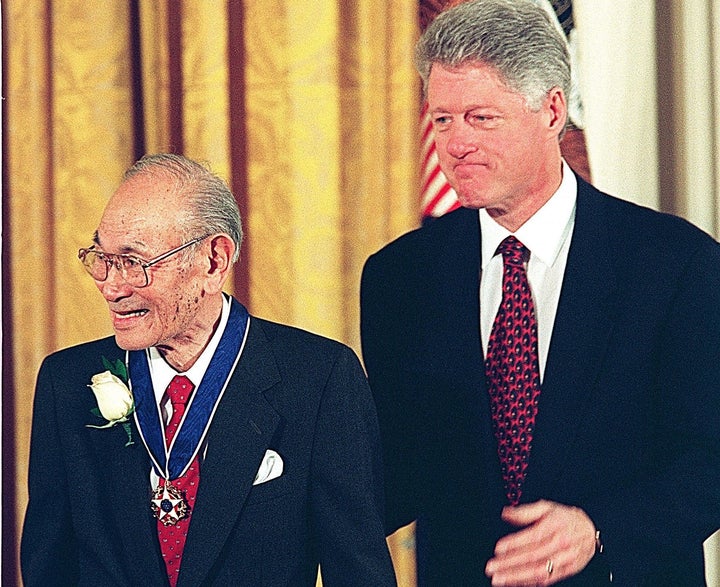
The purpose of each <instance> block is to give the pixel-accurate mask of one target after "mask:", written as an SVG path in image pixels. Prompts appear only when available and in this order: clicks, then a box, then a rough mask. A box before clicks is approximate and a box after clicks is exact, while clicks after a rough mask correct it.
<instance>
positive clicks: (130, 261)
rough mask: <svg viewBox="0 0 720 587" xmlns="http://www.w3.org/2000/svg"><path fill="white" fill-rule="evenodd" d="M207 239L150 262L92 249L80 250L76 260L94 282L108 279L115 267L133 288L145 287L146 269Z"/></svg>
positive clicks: (147, 281) (201, 238) (196, 241)
mask: <svg viewBox="0 0 720 587" xmlns="http://www.w3.org/2000/svg"><path fill="white" fill-rule="evenodd" d="M205 238H207V235H206V236H199V237H198V238H194V239H193V240H191V241H188V242H186V243H185V244H183V245H180V246H179V247H175V248H174V249H172V250H170V251H168V252H167V253H163V254H162V255H160V256H159V257H155V258H154V259H151V260H150V261H145V260H144V259H141V258H140V257H136V256H135V255H125V254H120V255H114V254H112V253H105V252H103V251H98V250H97V249H95V248H94V246H93V247H90V248H88V249H80V250H79V251H78V259H80V262H81V263H82V264H83V266H84V267H85V270H86V271H87V272H88V273H89V274H90V276H91V277H92V278H93V279H94V280H95V281H105V280H106V279H107V278H108V273H109V272H110V266H113V267H115V269H116V270H117V271H119V272H120V275H121V276H122V278H123V279H124V280H125V281H126V282H127V283H128V284H130V285H131V286H133V287H145V286H146V285H148V283H150V278H149V277H148V273H147V268H148V267H152V266H153V265H155V264H157V263H160V261H164V260H165V259H167V258H168V257H170V256H172V255H174V254H175V253H179V252H180V251H182V250H183V249H186V248H188V247H189V246H191V245H194V244H195V243H199V242H200V241H201V240H203V239H205Z"/></svg>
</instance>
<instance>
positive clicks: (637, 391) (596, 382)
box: [361, 180, 720, 586]
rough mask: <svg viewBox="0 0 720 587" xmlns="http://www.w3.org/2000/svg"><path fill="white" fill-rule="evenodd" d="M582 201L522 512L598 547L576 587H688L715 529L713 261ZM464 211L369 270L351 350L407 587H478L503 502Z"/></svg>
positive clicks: (591, 195)
mask: <svg viewBox="0 0 720 587" xmlns="http://www.w3.org/2000/svg"><path fill="white" fill-rule="evenodd" d="M578 183H579V193H578V200H577V213H576V224H575V229H574V234H573V236H572V241H571V246H570V251H569V256H568V261H567V267H566V270H565V277H564V281H563V286H562V292H561V296H560V301H559V305H558V311H557V317H556V320H555V325H554V330H553V333H552V339H551V344H550V350H549V356H548V359H547V365H546V370H545V377H544V380H543V385H542V394H541V396H540V405H539V413H538V417H537V421H536V429H535V433H534V436H535V438H534V443H533V448H532V453H531V455H530V464H529V470H528V475H527V478H526V482H525V485H524V489H523V501H525V502H530V501H535V500H537V499H549V500H554V501H557V502H560V503H564V504H569V505H576V506H579V507H581V508H582V509H584V510H585V511H586V512H587V513H588V515H589V516H590V517H591V518H592V520H593V521H594V522H595V524H596V526H597V528H599V529H600V530H601V532H602V536H603V537H604V542H605V545H606V546H605V548H606V552H605V553H604V554H603V555H599V556H596V557H595V558H594V559H593V560H592V561H591V564H590V565H589V566H588V568H587V569H586V571H585V572H584V573H583V574H582V575H581V576H580V577H579V578H578V581H577V582H576V584H579V585H593V584H602V583H603V582H605V583H606V582H607V581H608V576H609V572H610V571H612V573H613V576H614V580H615V584H619V585H633V586H635V585H641V584H648V585H666V584H667V585H683V586H688V585H701V584H703V582H704V581H703V556H702V554H703V553H702V542H703V540H704V539H705V538H706V537H707V536H709V535H710V534H711V533H712V532H713V531H714V530H715V529H717V528H718V527H720V246H719V245H718V244H717V243H716V242H715V241H713V240H712V239H711V238H710V237H709V236H707V235H705V234H704V233H702V232H700V231H699V230H698V229H696V228H694V227H692V226H691V225H690V224H688V223H687V222H685V221H683V220H680V219H678V218H675V217H671V216H668V215H663V214H659V213H656V212H653V211H651V210H648V209H645V208H641V207H639V206H635V205H633V204H630V203H628V202H623V201H621V200H618V199H615V198H612V197H610V196H607V195H605V194H601V193H600V192H599V191H597V190H596V189H594V188H593V187H591V186H590V185H588V184H586V183H585V182H583V181H582V180H578ZM479 237H480V235H479V220H478V213H477V210H467V209H460V210H457V211H456V212H453V213H451V214H448V215H447V216H445V217H443V218H440V219H438V220H435V221H433V222H432V223H431V224H430V225H429V226H427V227H425V228H422V229H419V230H416V231H413V232H411V233H409V234H407V235H405V236H403V237H401V238H400V239H398V240H397V241H395V242H394V243H391V244H390V245H388V246H387V247H386V248H384V249H383V250H381V251H380V252H379V253H377V254H376V255H374V256H373V257H371V258H370V259H369V260H368V262H367V264H366V267H365V270H364V273H363V281H362V292H361V299H362V313H361V321H362V344H363V355H364V360H365V367H366V370H367V372H368V377H369V380H370V386H371V388H372V389H373V394H374V395H375V401H376V405H377V407H378V414H379V418H380V430H381V438H382V441H383V445H384V459H385V484H386V511H387V528H386V529H387V532H388V533H390V532H392V531H394V530H395V529H396V528H398V527H400V526H402V525H404V524H407V523H408V522H410V521H411V520H414V519H417V520H418V557H419V565H420V570H419V573H420V582H421V585H442V586H446V585H482V584H486V579H485V577H484V567H485V563H486V561H487V560H488V559H489V558H490V557H491V555H492V551H493V548H494V545H495V543H496V541H497V539H498V538H499V537H500V536H502V535H503V534H506V533H507V532H509V531H510V528H509V527H506V526H504V525H503V523H502V522H501V521H500V511H501V509H502V507H503V504H504V497H503V490H502V483H501V474H500V468H499V464H498V458H497V453H496V446H497V445H496V442H495V439H494V436H493V431H492V423H491V417H490V408H489V398H488V393H487V388H486V382H485V373H484V367H483V356H482V347H481V342H480V335H479V303H478V299H479V298H478V287H479V274H480V267H481V264H480V240H479Z"/></svg>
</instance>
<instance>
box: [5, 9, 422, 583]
mask: <svg viewBox="0 0 720 587" xmlns="http://www.w3.org/2000/svg"><path fill="white" fill-rule="evenodd" d="M2 11H3V19H2V20H3V33H4V39H5V43H4V48H3V50H4V53H3V61H4V67H3V95H4V96H5V98H6V100H5V109H4V112H3V116H4V118H3V123H4V130H5V133H4V135H3V148H4V154H5V157H4V161H3V209H4V214H3V229H4V238H3V277H4V279H3V303H4V313H3V329H4V337H3V344H4V367H3V398H4V400H5V402H4V408H3V409H4V417H5V421H4V430H5V434H4V440H5V441H6V442H5V443H4V455H5V459H4V461H3V462H4V465H3V471H4V473H5V474H4V486H3V504H4V508H3V510H4V512H5V517H4V520H3V524H4V525H5V529H4V536H5V537H9V538H10V544H8V543H6V544H5V546H4V548H3V551H4V553H3V563H4V564H3V581H4V583H5V582H7V583H6V584H8V585H12V584H16V583H18V578H17V577H18V565H17V550H18V549H17V544H18V541H19V535H20V526H21V523H22V518H23V515H24V510H25V505H26V500H27V489H26V484H27V459H28V444H29V436H30V418H31V404H32V398H33V393H34V383H35V376H36V374H37V370H38V368H39V365H40V362H41V361H42V358H43V357H44V356H45V355H47V354H48V353H50V352H52V351H54V350H56V349H59V348H62V347H65V346H68V345H71V344H76V343H79V342H82V341H85V340H90V339H93V338H97V337H100V336H105V335H108V334H110V333H111V328H110V323H109V320H108V318H107V311H106V309H105V307H104V303H103V301H102V299H101V297H100V295H99V294H98V293H97V291H96V290H95V287H94V285H93V284H92V281H91V280H90V279H89V278H87V276H86V275H84V271H83V270H82V268H81V266H80V264H79V263H78V262H77V260H76V259H75V252H76V251H77V249H78V248H79V247H81V246H85V245H87V244H88V243H89V241H90V238H91V237H92V234H93V231H94V230H95V227H96V226H97V223H98V221H99V219H100V215H101V213H102V209H103V207H104V205H105V202H106V201H107V199H108V197H109V196H110V195H111V194H112V192H113V190H114V189H115V188H116V187H117V185H118V183H119V181H120V178H121V175H122V172H123V171H124V170H125V169H126V168H127V167H128V166H129V165H131V164H132V162H133V161H134V160H135V159H136V158H137V157H139V156H140V155H142V154H143V153H144V152H157V151H167V150H171V151H182V152H184V153H185V154H187V155H188V156H190V157H193V158H196V159H200V160H205V161H207V162H209V163H210V164H211V166H212V167H213V169H214V170H215V171H217V172H218V173H220V175H222V176H224V177H226V178H227V179H228V180H229V181H230V182H231V184H232V185H233V187H234V189H235V193H236V195H237V197H238V200H239V203H240V206H241V210H242V211H243V212H244V221H245V228H246V233H247V239H248V240H247V246H246V247H245V248H244V251H243V255H242V263H241V264H240V266H239V267H238V269H237V270H236V275H235V278H234V283H233V284H231V286H230V287H229V289H230V290H231V291H235V292H236V293H238V294H239V295H240V297H241V299H242V300H243V301H244V302H245V303H247V304H248V305H249V307H250V310H251V311H252V312H253V313H255V314H257V315H261V316H263V317H267V318H270V319H274V320H279V321H283V322H287V323H291V324H295V325H299V326H302V327H304V328H307V329H309V330H312V331H315V332H318V333H321V334H324V335H327V336H331V337H333V338H337V339H340V340H342V341H344V342H346V343H348V344H350V345H351V346H353V347H354V348H355V349H356V350H357V351H359V343H358V288H359V278H360V271H361V267H362V264H363V262H364V260H365V259H366V258H367V256H368V255H369V254H370V253H371V252H373V251H374V250H376V249H378V248H379V247H380V246H382V245H383V244H384V243H386V242H387V241H389V240H390V239H392V238H394V237H395V236H398V235H399V234H401V233H402V232H404V231H406V230H407V229H409V228H412V227H414V226H416V225H417V223H418V213H417V186H418V180H417V177H416V173H417V172H416V158H417V156H416V133H417V131H416V126H417V110H418V91H419V89H418V82H417V79H416V75H415V73H414V71H413V69H412V64H411V61H410V55H411V52H412V44H413V42H414V39H415V37H416V34H417V33H416V31H417V0H390V1H388V2H384V3H376V2H373V1H372V0H350V1H339V0H319V1H318V2H314V3H310V4H308V3H305V2H302V3H301V2H299V1H298V0H277V1H275V2H273V3H269V2H261V1H260V0H182V1H176V0H126V1H125V2H118V1H115V0H103V1H100V2H91V3H87V2H79V1H77V0H7V1H6V2H4V3H3V4H2ZM8 456H9V457H10V458H9V459H8ZM395 550H397V551H398V552H400V558H401V559H402V561H401V563H400V565H404V566H407V567H408V568H409V570H408V571H407V572H405V571H402V570H401V571H400V573H401V575H402V574H403V573H406V576H408V577H411V576H412V570H411V566H412V557H411V556H410V555H411V549H407V548H403V547H402V546H401V548H400V549H395ZM403 581H404V580H403V579H401V582H403ZM406 584H409V583H406Z"/></svg>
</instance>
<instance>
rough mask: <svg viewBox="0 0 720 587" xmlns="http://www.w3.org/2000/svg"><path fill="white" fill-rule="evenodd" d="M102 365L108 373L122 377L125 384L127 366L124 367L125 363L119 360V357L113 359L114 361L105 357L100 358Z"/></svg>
mask: <svg viewBox="0 0 720 587" xmlns="http://www.w3.org/2000/svg"><path fill="white" fill-rule="evenodd" d="M102 362H103V367H105V368H106V369H107V370H108V371H110V373H112V374H113V375H115V377H118V378H120V379H122V381H123V383H125V384H127V382H128V376H127V367H125V363H124V362H123V361H121V360H120V359H115V362H114V363H113V362H111V361H109V360H108V359H107V358H105V357H103V358H102Z"/></svg>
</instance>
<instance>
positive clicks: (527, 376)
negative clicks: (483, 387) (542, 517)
mask: <svg viewBox="0 0 720 587" xmlns="http://www.w3.org/2000/svg"><path fill="white" fill-rule="evenodd" d="M527 252H528V250H527V248H525V245H523V244H522V243H521V242H520V241H519V240H517V239H516V238H515V237H514V236H509V237H507V238H506V239H505V240H504V241H502V242H501V243H500V246H499V247H498V250H497V253H501V254H502V256H503V283H502V301H501V303H500V308H499V309H498V313H497V315H496V316H495V322H494V323H493V328H492V332H491V333H490V342H489V343H488V350H487V357H486V359H485V373H486V376H487V382H488V391H489V393H490V403H491V412H492V420H493V427H494V430H495V438H496V439H497V446H498V457H499V459H500V466H501V468H502V473H503V481H504V483H505V492H506V495H507V499H508V502H509V503H510V504H511V505H517V504H518V503H519V501H520V496H521V494H522V484H523V481H524V480H525V474H526V472H527V466H528V460H529V457H530V449H531V446H532V439H533V431H534V428H535V416H536V415H537V409H538V399H539V397H540V369H539V363H538V351H537V348H538V337H537V321H536V319H535V308H534V306H533V301H532V294H531V292H530V285H529V284H528V279H527V274H526V272H525V265H524V262H525V256H526V254H527Z"/></svg>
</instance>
